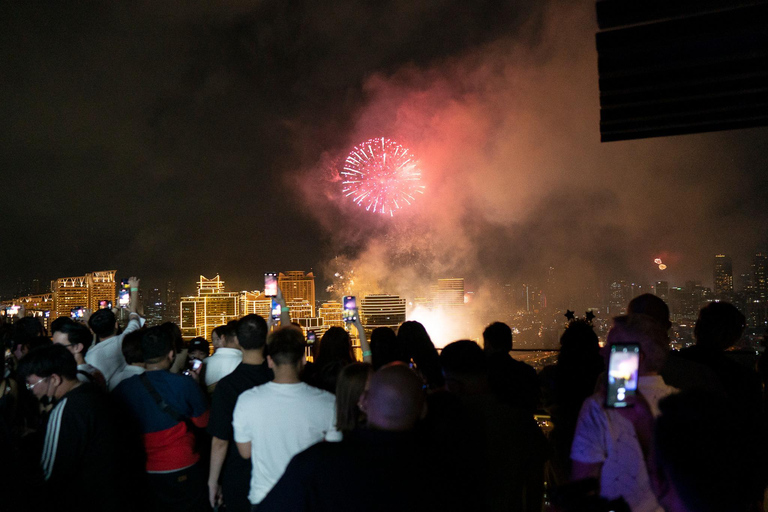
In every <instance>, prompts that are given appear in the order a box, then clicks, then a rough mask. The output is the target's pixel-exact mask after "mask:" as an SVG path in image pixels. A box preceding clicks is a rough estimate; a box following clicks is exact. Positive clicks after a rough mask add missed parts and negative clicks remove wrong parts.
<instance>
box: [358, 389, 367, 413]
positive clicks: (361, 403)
mask: <svg viewBox="0 0 768 512" xmlns="http://www.w3.org/2000/svg"><path fill="white" fill-rule="evenodd" d="M357 407H358V409H360V410H361V411H363V412H364V413H366V414H367V413H368V411H367V408H368V390H367V389H366V390H363V392H362V393H361V394H360V398H359V399H358V400H357Z"/></svg>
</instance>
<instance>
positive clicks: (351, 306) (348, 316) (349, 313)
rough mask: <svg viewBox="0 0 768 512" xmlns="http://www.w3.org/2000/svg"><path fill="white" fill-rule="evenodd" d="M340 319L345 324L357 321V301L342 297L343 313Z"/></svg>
mask: <svg viewBox="0 0 768 512" xmlns="http://www.w3.org/2000/svg"><path fill="white" fill-rule="evenodd" d="M342 317H343V318H344V321H345V322H354V321H355V320H357V299H355V297H353V296H351V295H348V296H346V297H344V311H343V312H342Z"/></svg>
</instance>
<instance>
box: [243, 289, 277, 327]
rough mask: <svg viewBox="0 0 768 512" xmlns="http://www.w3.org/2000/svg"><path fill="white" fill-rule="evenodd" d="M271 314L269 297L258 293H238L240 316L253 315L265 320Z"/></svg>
mask: <svg viewBox="0 0 768 512" xmlns="http://www.w3.org/2000/svg"><path fill="white" fill-rule="evenodd" d="M271 312H272V299H271V298H270V297H267V296H265V295H264V294H263V293H261V292H258V291H255V292H241V293H240V314H241V315H242V316H245V315H253V314H255V315H259V316H260V317H262V318H263V319H265V320H266V319H267V317H268V316H269V315H270V314H271Z"/></svg>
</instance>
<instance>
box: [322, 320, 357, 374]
mask: <svg viewBox="0 0 768 512" xmlns="http://www.w3.org/2000/svg"><path fill="white" fill-rule="evenodd" d="M337 361H338V362H341V363H342V366H346V365H348V364H351V363H353V362H354V361H355V358H354V356H353V355H352V340H351V339H350V338H349V333H348V332H347V331H345V330H344V329H343V328H341V327H331V328H330V329H328V330H327V331H325V334H323V337H322V338H320V348H319V350H318V352H317V357H316V359H315V360H314V363H315V364H316V365H317V367H318V368H322V367H323V366H325V365H327V364H329V363H333V362H337Z"/></svg>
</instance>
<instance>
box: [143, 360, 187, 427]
mask: <svg viewBox="0 0 768 512" xmlns="http://www.w3.org/2000/svg"><path fill="white" fill-rule="evenodd" d="M139 379H140V380H141V383H142V384H144V387H145V388H147V391H148V392H149V394H150V395H151V396H152V398H153V399H154V400H155V403H156V404H157V406H158V407H159V408H160V410H161V411H163V412H164V413H166V414H167V415H168V416H170V417H171V418H173V419H174V420H176V421H177V422H179V423H184V422H185V421H186V420H187V418H186V417H184V416H182V415H181V413H179V412H178V411H177V410H176V409H174V408H173V407H171V406H170V405H169V404H168V402H166V401H165V400H164V399H163V397H162V396H160V393H158V392H157V390H156V389H155V387H154V386H153V385H152V383H151V382H150V381H149V378H148V377H147V374H146V372H145V373H142V374H141V375H139Z"/></svg>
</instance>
